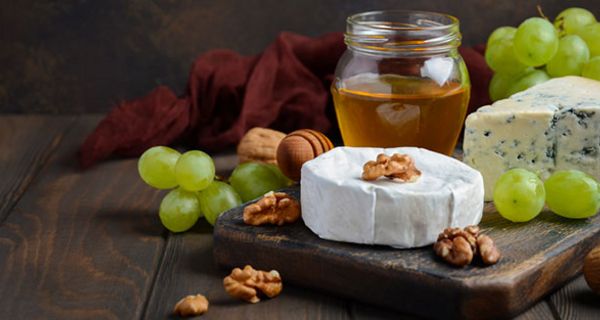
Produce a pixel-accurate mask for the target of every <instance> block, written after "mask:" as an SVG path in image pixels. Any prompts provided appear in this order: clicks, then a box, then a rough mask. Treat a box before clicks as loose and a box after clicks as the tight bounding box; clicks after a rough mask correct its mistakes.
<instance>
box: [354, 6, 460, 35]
mask: <svg viewBox="0 0 600 320" xmlns="http://www.w3.org/2000/svg"><path fill="white" fill-rule="evenodd" d="M382 15H404V16H405V17H408V16H410V15H422V16H424V17H431V18H439V19H440V20H442V19H445V21H447V23H443V22H441V21H434V20H427V21H429V22H435V23H436V24H437V25H427V26H425V25H413V24H410V23H407V22H399V21H398V22H397V24H388V25H386V24H373V22H374V21H377V20H370V19H365V18H367V17H374V16H382ZM405 20H406V19H405ZM387 22H396V21H387ZM346 23H347V24H349V25H350V24H358V25H363V26H368V27H370V28H373V29H380V30H382V31H390V30H398V31H410V30H432V31H440V30H444V29H450V28H452V27H455V26H456V25H458V23H459V20H458V18H456V17H455V16H453V15H450V14H446V13H439V12H433V11H422V10H400V9H392V10H376V11H366V12H360V13H356V14H353V15H351V16H349V17H348V18H346Z"/></svg>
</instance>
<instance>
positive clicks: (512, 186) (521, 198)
mask: <svg viewBox="0 0 600 320" xmlns="http://www.w3.org/2000/svg"><path fill="white" fill-rule="evenodd" d="M545 198H546V192H545V190H544V184H543V183H542V180H540V178H538V176H536V175H535V174H534V173H532V172H530V171H527V170H525V169H511V170H508V171H506V172H505V173H504V174H503V175H501V176H500V178H499V179H498V181H496V185H495V186H494V205H495V206H496V209H497V210H498V213H500V215H501V216H503V217H504V218H506V219H508V220H510V221H512V222H525V221H529V220H531V219H533V218H535V217H536V216H537V215H538V214H539V213H540V212H541V211H542V208H543V207H544V200H545Z"/></svg>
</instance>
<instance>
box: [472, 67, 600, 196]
mask: <svg viewBox="0 0 600 320" xmlns="http://www.w3.org/2000/svg"><path fill="white" fill-rule="evenodd" d="M463 149H464V162H465V163H466V164H468V165H469V166H471V167H473V168H475V169H477V170H479V171H480V172H481V174H482V175H483V180H484V185H485V199H486V200H492V197H493V188H494V184H495V183H496V180H497V179H498V177H499V176H500V175H501V174H502V173H503V172H505V171H507V170H509V169H512V168H525V169H528V170H531V171H533V172H535V173H537V174H539V175H540V177H541V178H542V179H545V178H547V177H548V176H549V175H550V174H552V172H554V171H556V170H564V169H578V170H581V171H584V172H586V173H588V174H590V175H593V176H595V177H596V178H600V167H599V166H600V158H599V156H600V155H599V150H600V82H598V81H595V80H590V79H586V78H581V77H564V78H557V79H552V80H550V81H547V82H545V83H543V84H540V85H538V86H535V87H533V88H530V89H528V90H526V91H523V92H520V93H517V94H515V95H513V96H511V97H510V98H508V99H505V100H500V101H497V102H496V103H494V104H492V105H491V106H484V107H481V108H479V109H478V110H477V112H474V113H472V114H471V115H469V117H467V120H466V122H465V137H464V141H463Z"/></svg>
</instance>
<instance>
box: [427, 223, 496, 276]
mask: <svg viewBox="0 0 600 320" xmlns="http://www.w3.org/2000/svg"><path fill="white" fill-rule="evenodd" d="M479 231H480V230H479V227H477V226H468V227H466V228H464V229H460V228H446V229H444V231H443V232H442V233H440V235H439V236H438V241H437V242H436V243H435V244H434V245H433V250H434V251H435V253H436V254H437V255H438V256H439V257H441V258H442V259H444V260H445V261H446V262H448V263H450V264H452V265H454V266H457V267H463V266H466V265H468V264H470V263H471V261H473V258H474V257H475V256H477V255H479V256H481V260H482V261H483V263H485V264H486V265H491V264H495V263H496V262H498V260H500V251H498V248H496V246H495V245H494V241H493V240H492V238H490V237H489V236H487V235H484V234H480V233H479Z"/></svg>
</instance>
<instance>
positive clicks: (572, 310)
mask: <svg viewBox="0 0 600 320" xmlns="http://www.w3.org/2000/svg"><path fill="white" fill-rule="evenodd" d="M100 118H101V117H100V116H40V115H17V116H12V115H5V116H0V168H1V170H0V177H1V179H0V266H1V267H0V318H1V319H138V318H144V319H146V318H148V319H165V318H169V317H171V311H172V308H173V305H174V304H175V302H176V301H177V300H178V299H180V298H181V297H183V296H185V295H187V294H192V293H202V294H204V295H206V296H207V297H208V299H209V300H210V303H211V305H210V309H209V312H208V313H207V314H206V315H204V316H203V318H206V319H414V317H412V316H408V315H402V314H398V313H395V312H394V311H391V310H383V309H381V308H377V307H372V306H369V305H365V304H362V303H360V302H357V301H348V300H344V299H340V298H337V297H334V296H331V295H328V294H324V293H321V292H316V291H312V290H307V289H302V288H298V287H294V286H290V285H287V286H284V290H283V293H282V295H281V296H279V297H277V298H275V299H272V300H265V301H263V302H260V303H258V304H256V305H250V304H246V303H243V302H239V301H237V300H234V299H232V298H230V297H229V296H228V295H227V294H226V293H225V291H224V290H223V287H222V279H223V276H224V275H225V274H226V273H227V271H226V270H219V269H217V268H216V267H215V264H214V261H213V255H212V228H211V227H210V226H209V225H208V224H207V223H206V222H204V221H203V222H201V223H199V225H197V226H196V227H195V228H193V229H192V230H191V231H188V232H186V233H183V234H171V233H169V232H167V231H166V230H165V229H164V228H163V227H162V226H161V224H160V221H159V219H158V215H157V210H158V205H159V202H160V199H161V197H162V196H163V194H164V192H161V191H157V190H154V189H152V188H150V187H148V186H146V185H145V184H144V183H143V182H142V181H141V180H140V179H139V177H138V174H137V170H136V160H135V159H128V160H113V161H108V162H104V163H101V164H100V165H98V166H96V167H94V168H93V169H91V170H88V171H81V170H80V169H79V168H78V166H77V163H76V159H75V154H76V152H77V149H78V147H79V145H80V144H81V142H82V140H83V139H84V138H85V136H86V134H87V133H89V132H90V131H91V130H92V129H93V128H94V126H95V125H96V123H97V122H98V121H99V120H100ZM214 158H215V162H216V166H217V170H218V171H219V172H220V173H222V174H223V173H224V174H226V173H227V172H229V171H230V170H232V168H233V167H234V166H235V165H236V163H237V158H236V157H235V155H232V154H224V155H214ZM284 281H285V279H284ZM355 281H356V285H357V286H360V279H355ZM431 307H432V308H435V306H431ZM519 318H522V319H600V296H598V295H594V294H593V293H592V292H591V291H590V289H589V288H588V287H587V285H586V283H585V281H584V280H583V278H582V277H578V278H576V279H574V280H573V281H572V282H571V283H569V284H568V285H566V286H565V287H563V288H562V289H560V290H558V291H557V292H555V293H554V294H552V295H551V296H549V297H547V298H546V299H544V300H543V301H541V302H539V303H538V304H537V305H535V306H534V307H533V308H531V309H530V310H528V311H526V312H525V313H523V314H522V315H521V316H520V317H519Z"/></svg>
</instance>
